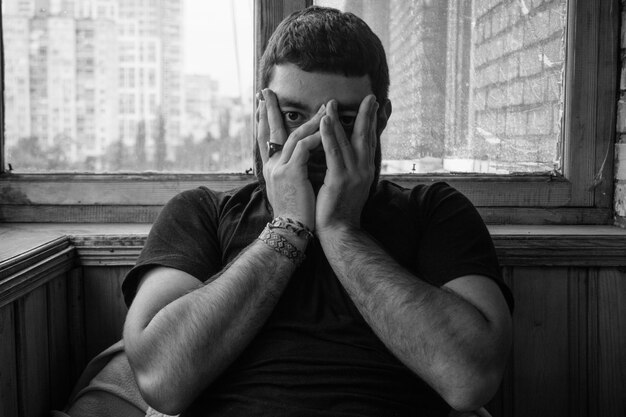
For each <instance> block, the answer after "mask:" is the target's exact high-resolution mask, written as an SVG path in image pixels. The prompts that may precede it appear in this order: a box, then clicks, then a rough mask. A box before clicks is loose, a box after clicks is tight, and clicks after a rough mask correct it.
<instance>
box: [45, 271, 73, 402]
mask: <svg viewBox="0 0 626 417" xmlns="http://www.w3.org/2000/svg"><path fill="white" fill-rule="evenodd" d="M47 290H48V294H47V295H48V353H49V357H50V400H51V405H52V407H53V408H54V409H56V410H60V409H62V408H63V406H64V405H65V402H66V401H67V398H68V396H69V394H70V392H71V390H72V385H73V382H74V380H73V379H72V373H71V369H72V365H71V363H72V359H71V357H70V354H71V348H70V346H71V339H70V331H69V323H70V320H69V314H68V313H69V312H68V306H69V302H68V301H69V300H68V280H67V277H66V276H65V275H62V276H60V277H57V278H55V279H54V280H52V281H50V282H49V283H48V285H47Z"/></svg>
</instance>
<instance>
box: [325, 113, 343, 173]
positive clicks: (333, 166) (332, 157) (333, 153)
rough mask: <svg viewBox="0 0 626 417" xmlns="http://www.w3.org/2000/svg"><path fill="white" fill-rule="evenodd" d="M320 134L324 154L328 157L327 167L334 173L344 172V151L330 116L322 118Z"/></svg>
mask: <svg viewBox="0 0 626 417" xmlns="http://www.w3.org/2000/svg"><path fill="white" fill-rule="evenodd" d="M320 134H321V136H322V146H323V147H324V154H325V155H326V166H327V167H328V169H329V170H330V171H333V172H340V170H344V169H345V163H344V159H343V155H342V151H341V148H340V147H339V143H338V142H337V139H336V137H335V129H334V127H333V121H332V119H331V117H330V116H328V115H327V116H324V117H322V121H321V122H320ZM327 175H328V174H327Z"/></svg>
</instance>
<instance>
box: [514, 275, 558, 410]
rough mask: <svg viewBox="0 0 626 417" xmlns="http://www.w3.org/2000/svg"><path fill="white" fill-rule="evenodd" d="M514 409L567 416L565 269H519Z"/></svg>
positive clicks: (515, 292)
mask: <svg viewBox="0 0 626 417" xmlns="http://www.w3.org/2000/svg"><path fill="white" fill-rule="evenodd" d="M513 280H514V290H513V293H514V296H515V300H516V309H515V314H514V338H513V344H514V346H515V354H514V357H513V385H514V392H513V409H514V410H515V415H516V416H565V415H567V411H568V409H569V403H568V387H567V383H566V382H567V380H568V374H569V360H568V355H567V352H568V347H567V346H568V345H567V343H568V333H567V330H568V299H567V298H568V297H567V293H568V291H567V269H566V268H550V269H545V268H516V269H515V273H514V278H513Z"/></svg>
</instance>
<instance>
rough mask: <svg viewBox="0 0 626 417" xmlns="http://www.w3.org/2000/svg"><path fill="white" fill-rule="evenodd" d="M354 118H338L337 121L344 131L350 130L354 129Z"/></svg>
mask: <svg viewBox="0 0 626 417" xmlns="http://www.w3.org/2000/svg"><path fill="white" fill-rule="evenodd" d="M355 120H356V117H354V116H339V121H340V122H341V125H342V126H343V128H344V129H352V128H353V127H354V122H355Z"/></svg>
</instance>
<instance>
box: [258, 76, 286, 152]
mask: <svg viewBox="0 0 626 417" xmlns="http://www.w3.org/2000/svg"><path fill="white" fill-rule="evenodd" d="M263 97H264V98H265V108H266V111H267V122H268V124H269V138H268V139H267V140H269V141H271V142H274V143H279V144H281V145H284V144H285V141H286V140H287V132H286V131H285V126H284V125H283V115H282V113H281V112H280V107H279V106H278V99H277V98H276V94H274V92H273V91H272V90H270V89H269V88H266V89H264V90H263Z"/></svg>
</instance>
